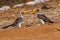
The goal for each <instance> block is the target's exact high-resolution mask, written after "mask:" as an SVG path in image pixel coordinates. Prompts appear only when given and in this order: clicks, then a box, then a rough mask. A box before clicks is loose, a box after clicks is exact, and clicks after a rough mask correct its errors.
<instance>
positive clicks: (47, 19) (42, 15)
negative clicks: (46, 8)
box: [37, 9, 54, 24]
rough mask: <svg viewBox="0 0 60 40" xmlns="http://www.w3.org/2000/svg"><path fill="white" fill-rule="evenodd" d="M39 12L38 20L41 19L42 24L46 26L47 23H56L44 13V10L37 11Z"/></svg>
mask: <svg viewBox="0 0 60 40" xmlns="http://www.w3.org/2000/svg"><path fill="white" fill-rule="evenodd" d="M37 11H38V14H37V18H39V19H40V21H41V22H42V24H45V22H48V23H54V22H53V21H51V20H50V19H49V18H48V17H46V16H45V15H44V14H43V13H42V10H39V9H38V10H37Z"/></svg>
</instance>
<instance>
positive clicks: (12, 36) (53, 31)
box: [0, 23, 60, 40]
mask: <svg viewBox="0 0 60 40" xmlns="http://www.w3.org/2000/svg"><path fill="white" fill-rule="evenodd" d="M0 40H60V23H54V24H49V25H48V24H46V25H42V26H32V27H28V28H19V29H6V30H0Z"/></svg>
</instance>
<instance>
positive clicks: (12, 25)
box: [2, 24, 14, 29]
mask: <svg viewBox="0 0 60 40" xmlns="http://www.w3.org/2000/svg"><path fill="white" fill-rule="evenodd" d="M10 26H14V24H10V25H7V26H5V27H3V28H2V29H6V28H8V27H10Z"/></svg>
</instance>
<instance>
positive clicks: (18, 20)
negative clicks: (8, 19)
mask: <svg viewBox="0 0 60 40" xmlns="http://www.w3.org/2000/svg"><path fill="white" fill-rule="evenodd" d="M22 19H23V12H20V14H19V17H18V18H17V19H16V20H15V21H14V22H13V24H10V25H7V26H5V27H3V28H2V29H6V28H8V27H10V26H13V27H15V26H16V25H19V27H21V24H22Z"/></svg>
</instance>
